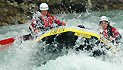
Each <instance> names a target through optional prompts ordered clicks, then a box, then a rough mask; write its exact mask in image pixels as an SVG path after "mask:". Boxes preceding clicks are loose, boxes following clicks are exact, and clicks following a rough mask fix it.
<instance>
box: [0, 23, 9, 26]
mask: <svg viewBox="0 0 123 70" xmlns="http://www.w3.org/2000/svg"><path fill="white" fill-rule="evenodd" d="M0 26H8V24H7V23H6V22H0Z"/></svg>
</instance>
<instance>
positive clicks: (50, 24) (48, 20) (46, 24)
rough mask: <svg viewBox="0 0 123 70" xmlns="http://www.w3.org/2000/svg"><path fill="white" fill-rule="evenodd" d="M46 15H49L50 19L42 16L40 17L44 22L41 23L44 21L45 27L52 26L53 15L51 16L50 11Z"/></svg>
mask: <svg viewBox="0 0 123 70" xmlns="http://www.w3.org/2000/svg"><path fill="white" fill-rule="evenodd" d="M46 16H47V18H48V19H43V18H42V17H41V16H40V17H39V18H40V20H41V21H43V22H41V23H42V24H43V25H44V26H45V27H52V23H53V17H52V16H50V14H49V13H48V14H47V15H46ZM46 21H47V22H46Z"/></svg>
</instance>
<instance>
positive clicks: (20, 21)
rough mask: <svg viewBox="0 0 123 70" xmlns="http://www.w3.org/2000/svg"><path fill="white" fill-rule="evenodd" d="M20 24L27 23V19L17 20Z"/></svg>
mask: <svg viewBox="0 0 123 70" xmlns="http://www.w3.org/2000/svg"><path fill="white" fill-rule="evenodd" d="M17 22H18V23H19V24H25V23H26V21H25V20H24V19H21V20H19V21H17Z"/></svg>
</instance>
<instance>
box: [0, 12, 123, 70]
mask: <svg viewBox="0 0 123 70" xmlns="http://www.w3.org/2000/svg"><path fill="white" fill-rule="evenodd" d="M102 15H106V16H107V17H109V20H110V23H111V25H112V26H114V27H116V28H117V30H118V31H119V32H120V33H121V35H122V36H123V10H112V11H96V12H90V13H80V14H78V13H73V14H56V15H55V16H56V17H57V18H59V19H60V20H62V21H64V22H66V23H67V26H68V27H69V26H77V25H78V24H83V25H85V26H86V27H89V28H90V29H94V30H97V29H98V23H99V19H100V16H102ZM29 24H30V23H29V22H27V24H23V25H12V26H4V27H0V40H2V39H6V38H10V37H19V36H21V35H25V34H28V33H29V31H28V26H29ZM122 41H123V40H122ZM40 46H43V45H42V44H40ZM35 47H39V44H37V43H35V42H32V41H26V42H22V43H20V42H18V41H15V43H14V45H12V46H11V47H10V48H9V49H7V50H5V51H3V52H0V70H123V57H122V56H123V52H122V51H120V52H119V53H118V55H120V56H121V57H115V56H114V57H113V56H112V58H111V57H109V58H108V56H107V57H106V60H103V59H102V57H90V56H88V54H87V53H85V52H83V51H81V52H75V51H73V50H69V53H68V54H64V55H62V56H58V57H57V58H55V59H53V60H49V61H47V63H45V64H42V65H41V66H36V65H35V64H34V63H35V61H36V60H32V58H36V57H35V55H34V53H35V52H36V51H37V48H35ZM119 47H121V49H122V47H123V44H121V45H120V46H119ZM63 53H64V52H63ZM41 54H42V53H41ZM46 56H47V57H46ZM56 56H57V55H56ZM54 57H55V55H54ZM38 58H45V60H43V59H42V61H46V60H47V59H50V58H49V57H48V55H45V56H44V57H43V56H42V57H38ZM37 63H38V62H37Z"/></svg>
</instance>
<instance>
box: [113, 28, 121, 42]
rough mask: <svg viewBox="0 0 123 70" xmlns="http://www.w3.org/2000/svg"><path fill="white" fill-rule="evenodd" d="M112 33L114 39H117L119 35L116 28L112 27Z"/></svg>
mask: <svg viewBox="0 0 123 70" xmlns="http://www.w3.org/2000/svg"><path fill="white" fill-rule="evenodd" d="M112 34H113V38H114V39H115V40H117V39H118V38H119V37H120V33H119V32H118V31H117V29H116V28H112Z"/></svg>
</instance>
